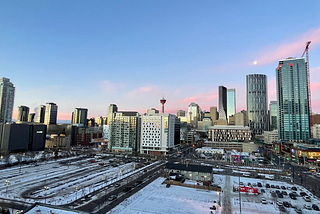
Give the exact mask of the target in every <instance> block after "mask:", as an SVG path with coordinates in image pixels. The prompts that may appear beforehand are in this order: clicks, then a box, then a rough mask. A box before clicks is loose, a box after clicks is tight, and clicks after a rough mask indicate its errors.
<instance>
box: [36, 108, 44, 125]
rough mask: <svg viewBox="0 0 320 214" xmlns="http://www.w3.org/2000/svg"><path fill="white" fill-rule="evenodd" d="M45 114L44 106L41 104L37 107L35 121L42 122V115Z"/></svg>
mask: <svg viewBox="0 0 320 214" xmlns="http://www.w3.org/2000/svg"><path fill="white" fill-rule="evenodd" d="M45 114H46V106H44V105H41V106H39V107H38V112H37V120H36V122H37V123H44V115H45Z"/></svg>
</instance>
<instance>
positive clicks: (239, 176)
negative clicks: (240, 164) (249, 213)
mask: <svg viewBox="0 0 320 214" xmlns="http://www.w3.org/2000/svg"><path fill="white" fill-rule="evenodd" d="M238 171H239V168H238ZM238 173H239V172H238ZM239 204H240V214H241V213H242V212H241V194H240V173H239Z"/></svg>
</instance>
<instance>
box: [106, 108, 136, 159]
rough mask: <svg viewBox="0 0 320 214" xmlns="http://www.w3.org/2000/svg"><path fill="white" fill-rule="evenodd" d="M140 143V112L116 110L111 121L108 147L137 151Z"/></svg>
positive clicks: (123, 150)
mask: <svg viewBox="0 0 320 214" xmlns="http://www.w3.org/2000/svg"><path fill="white" fill-rule="evenodd" d="M139 144H140V116H139V113H138V112H131V111H121V112H116V113H115V116H114V118H113V120H112V121H110V123H109V143H108V148H109V149H110V150H112V151H116V152H118V151H121V152H129V153H131V152H136V151H139Z"/></svg>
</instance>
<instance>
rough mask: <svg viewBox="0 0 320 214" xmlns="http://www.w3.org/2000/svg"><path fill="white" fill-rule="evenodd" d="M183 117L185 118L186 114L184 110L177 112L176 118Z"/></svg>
mask: <svg viewBox="0 0 320 214" xmlns="http://www.w3.org/2000/svg"><path fill="white" fill-rule="evenodd" d="M185 116H186V112H185V111H184V110H178V111H177V117H185Z"/></svg>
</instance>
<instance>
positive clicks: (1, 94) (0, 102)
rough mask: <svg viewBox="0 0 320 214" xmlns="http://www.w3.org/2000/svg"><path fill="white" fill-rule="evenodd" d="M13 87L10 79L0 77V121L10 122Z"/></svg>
mask: <svg viewBox="0 0 320 214" xmlns="http://www.w3.org/2000/svg"><path fill="white" fill-rule="evenodd" d="M14 92H15V87H14V85H13V83H12V82H10V79H8V78H5V77H1V78H0V123H11V122H12V111H13V104H14Z"/></svg>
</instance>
